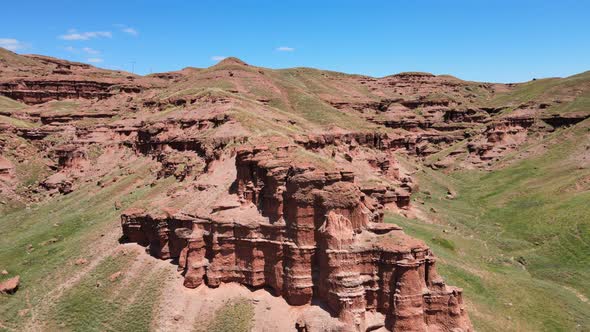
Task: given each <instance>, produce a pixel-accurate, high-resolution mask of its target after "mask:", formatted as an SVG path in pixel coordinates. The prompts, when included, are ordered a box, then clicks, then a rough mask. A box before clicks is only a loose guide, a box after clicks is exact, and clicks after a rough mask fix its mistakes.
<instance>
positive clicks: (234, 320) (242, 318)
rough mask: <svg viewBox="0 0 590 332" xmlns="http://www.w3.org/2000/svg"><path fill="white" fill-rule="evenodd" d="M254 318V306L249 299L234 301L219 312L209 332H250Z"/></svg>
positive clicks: (209, 327) (208, 329)
mask: <svg viewBox="0 0 590 332" xmlns="http://www.w3.org/2000/svg"><path fill="white" fill-rule="evenodd" d="M253 318H254V306H253V305H252V303H250V301H248V299H245V298H238V299H232V300H229V301H228V302H227V303H226V304H225V305H224V306H223V307H221V308H220V309H219V310H217V312H216V313H215V317H214V318H213V320H212V321H211V323H210V324H209V326H208V328H207V331H211V332H250V330H251V329H252V320H253Z"/></svg>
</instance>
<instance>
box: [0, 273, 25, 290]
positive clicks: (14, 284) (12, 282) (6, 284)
mask: <svg viewBox="0 0 590 332" xmlns="http://www.w3.org/2000/svg"><path fill="white" fill-rule="evenodd" d="M18 286H20V276H16V277H12V278H10V279H6V280H4V281H2V282H0V294H14V293H16V291H17V290H18Z"/></svg>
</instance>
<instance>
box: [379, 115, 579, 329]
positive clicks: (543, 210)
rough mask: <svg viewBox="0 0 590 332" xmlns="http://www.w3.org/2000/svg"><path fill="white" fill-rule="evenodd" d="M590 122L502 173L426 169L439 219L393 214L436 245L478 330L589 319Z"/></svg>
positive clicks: (424, 180) (423, 174)
mask: <svg viewBox="0 0 590 332" xmlns="http://www.w3.org/2000/svg"><path fill="white" fill-rule="evenodd" d="M589 128H590V121H588V120H586V121H584V122H581V123H579V124H578V125H576V126H573V127H571V128H563V129H559V130H557V131H556V132H555V133H553V134H551V135H548V136H547V137H545V138H543V139H539V140H538V141H535V142H534V143H531V144H530V145H527V146H525V147H522V149H523V150H521V151H524V150H527V151H541V152H539V153H538V154H535V155H531V154H529V155H527V158H524V159H523V158H518V153H513V154H509V155H507V156H505V157H504V158H503V159H502V160H500V163H502V165H503V167H502V168H499V169H495V170H493V171H479V170H467V171H466V170H462V171H455V172H446V173H445V172H441V171H435V170H431V169H429V168H420V169H419V170H418V172H416V177H417V178H418V180H419V183H420V188H421V192H420V193H418V194H417V195H416V196H417V197H415V199H416V200H419V201H420V202H424V205H421V206H422V209H423V210H424V211H430V212H428V213H427V214H428V217H429V219H430V220H433V221H435V223H434V224H426V223H424V222H422V221H419V220H413V221H408V220H407V219H404V218H401V217H395V218H393V217H391V216H389V217H388V221H390V222H395V223H396V224H398V225H400V226H402V227H404V229H405V230H406V232H407V233H409V234H410V235H413V236H416V237H418V238H421V239H423V240H424V241H426V242H427V243H428V244H429V245H430V246H431V247H432V248H433V251H434V252H435V254H436V255H437V256H438V257H439V258H440V260H439V264H438V266H439V272H440V273H441V274H442V275H443V276H444V277H445V280H446V281H447V282H448V283H449V284H451V285H453V284H454V285H457V286H460V287H462V288H464V289H465V299H466V301H467V302H468V303H469V305H470V306H471V310H470V316H471V318H472V320H473V321H474V324H475V327H476V329H477V330H480V331H497V330H502V331H575V330H583V328H581V327H586V326H590V302H588V298H589V297H590V284H589V280H590V270H589V269H588V266H590V219H588V216H589V215H590V205H589V204H588V203H587V202H588V201H590V182H588V180H587V179H590V169H588V168H587V167H584V166H582V164H583V163H584V161H583V160H584V159H583V158H582V156H583V155H584V154H587V151H586V147H585V146H586V145H588V144H590V140H589V137H588V132H589ZM541 147H545V148H543V149H540V148H541ZM402 162H403V161H402ZM448 192H452V193H453V196H454V198H447V193H448ZM431 208H434V210H431ZM434 211H436V212H434ZM443 240H448V241H450V243H452V244H453V246H452V247H454V250H452V249H451V246H449V243H447V242H446V241H443ZM547 299H551V301H547ZM541 313H542V314H541Z"/></svg>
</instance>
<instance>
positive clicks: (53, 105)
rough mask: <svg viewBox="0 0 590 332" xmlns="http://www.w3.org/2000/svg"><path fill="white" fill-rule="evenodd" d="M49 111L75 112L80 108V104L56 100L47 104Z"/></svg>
mask: <svg viewBox="0 0 590 332" xmlns="http://www.w3.org/2000/svg"><path fill="white" fill-rule="evenodd" d="M47 104H48V105H49V109H50V110H51V111H53V112H62V111H75V110H77V109H78V108H79V106H80V105H79V104H78V103H77V102H75V101H70V100H56V101H50V102H48V103H47Z"/></svg>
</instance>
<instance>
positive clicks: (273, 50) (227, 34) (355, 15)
mask: <svg viewBox="0 0 590 332" xmlns="http://www.w3.org/2000/svg"><path fill="white" fill-rule="evenodd" d="M2 11H3V15H2V20H1V21H0V46H3V47H7V48H10V49H12V50H15V51H16V52H18V53H37V54H45V55H51V56H55V57H60V58H66V59H70V60H75V61H82V62H89V63H92V64H94V65H97V66H101V67H105V68H113V69H124V70H128V71H131V69H132V66H133V67H134V70H135V72H137V73H140V74H146V73H150V72H161V71H171V70H177V69H181V68H183V67H186V66H194V67H208V66H211V65H213V64H215V62H216V59H219V57H223V56H236V57H239V58H241V59H242V60H244V61H246V62H248V63H250V64H253V65H258V66H264V67H271V68H285V67H298V66H305V67H315V68H322V69H330V70H336V71H343V72H348V73H358V74H367V75H372V76H378V77H379V76H385V75H389V74H393V73H397V72H401V71H427V72H432V73H435V74H451V75H455V76H458V77H460V78H463V79H469V80H478V81H492V82H516V81H526V80H530V79H532V78H538V77H548V76H568V75H572V74H575V73H579V72H582V71H586V70H590V1H569V0H560V1H557V0H556V1H524V0H523V1H518V0H512V1H504V0H498V1H490V0H488V1H484V0H471V1H467V0H464V1H453V0H448V1H442V0H439V1H437V0H431V1H426V0H424V1H420V0H414V1H411V0H405V1H393V0H391V1H360V0H359V1H347V0H340V1H306V0H300V1H168V0H167V1H164V0H159V1H155V0H154V1H148V0H146V1H122V0H119V1H110V0H101V1H79V0H78V1H55V0H54V1H30V0H29V1H22V0H21V1H6V2H5V3H3V4H2Z"/></svg>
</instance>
